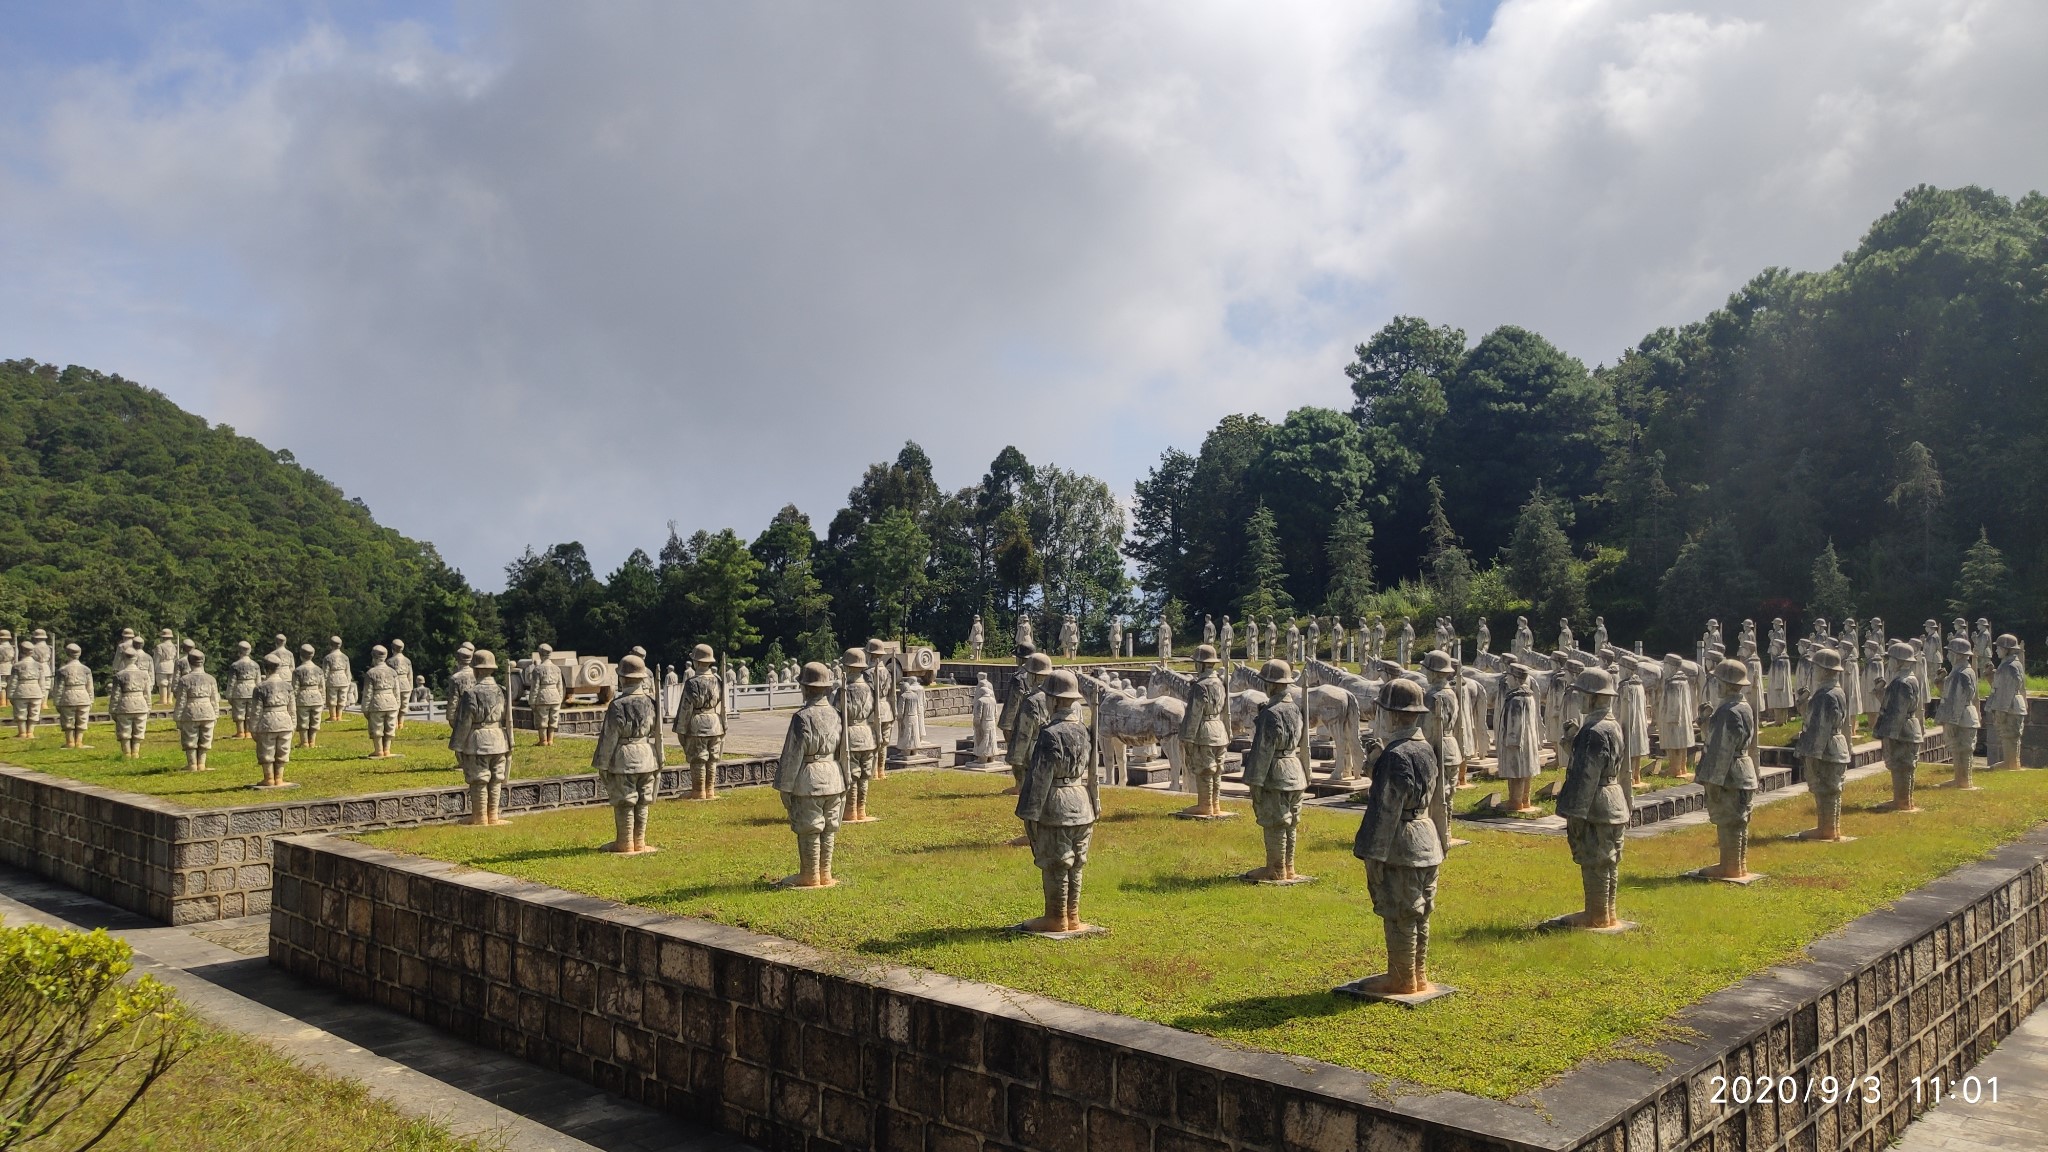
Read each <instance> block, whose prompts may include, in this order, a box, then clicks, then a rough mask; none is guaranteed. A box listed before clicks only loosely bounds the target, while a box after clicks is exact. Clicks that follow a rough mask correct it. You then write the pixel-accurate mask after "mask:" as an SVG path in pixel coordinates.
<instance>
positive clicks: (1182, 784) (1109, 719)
mask: <svg viewBox="0 0 2048 1152" xmlns="http://www.w3.org/2000/svg"><path fill="white" fill-rule="evenodd" d="M1080 682H1081V695H1082V696H1083V697H1084V698H1086V699H1087V701H1088V707H1089V709H1090V710H1091V711H1092V712H1093V713H1094V719H1093V724H1094V729H1095V733H1096V744H1097V746H1098V747H1099V749H1100V751H1101V754H1102V756H1103V764H1104V769H1103V780H1104V783H1108V784H1124V783H1128V782H1129V778H1128V777H1127V776H1126V774H1125V769H1126V768H1127V767H1128V766H1129V754H1128V749H1129V746H1130V745H1133V744H1157V745H1159V747H1160V750H1161V751H1163V752H1164V753H1165V754H1166V763H1167V765H1168V778H1169V779H1170V781H1171V787H1172V788H1173V789H1174V790H1175V791H1176V792H1185V791H1186V790H1187V781H1186V773H1185V770H1184V769H1183V768H1182V767H1181V758H1180V722H1181V717H1182V716H1184V715H1186V714H1187V704H1186V702H1185V701H1183V700H1181V699H1179V698H1178V697H1174V696H1140V695H1138V694H1137V693H1136V692H1130V691H1126V690H1125V689H1123V688H1121V687H1118V686H1116V685H1113V684H1111V683H1109V682H1108V681H1107V680H1103V679H1101V678H1099V677H1097V676H1096V675H1095V674H1094V673H1092V672H1090V673H1084V674H1083V675H1082V676H1081V677H1080Z"/></svg>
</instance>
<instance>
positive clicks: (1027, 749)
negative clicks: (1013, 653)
mask: <svg viewBox="0 0 2048 1152" xmlns="http://www.w3.org/2000/svg"><path fill="white" fill-rule="evenodd" d="M1050 675H1052V657H1050V656H1047V655H1046V654H1045V653H1043V652H1033V653H1032V654H1031V655H1030V656H1028V657H1026V658H1025V661H1024V666H1023V667H1022V668H1019V669H1018V670H1017V677H1016V679H1015V680H1014V681H1012V682H1011V684H1010V699H1009V700H1008V701H1006V702H1005V703H1004V705H1003V711H1004V713H1005V714H1006V715H1007V717H1008V719H1009V724H1008V725H1007V726H1006V727H1005V728H1004V729H1003V760H1004V762H1005V763H1007V764H1009V766H1010V777H1011V779H1012V780H1014V781H1015V784H1014V785H1013V787H1015V788H1022V787H1023V786H1024V770H1025V769H1026V768H1029V767H1030V766H1031V749H1032V748H1033V747H1034V746H1035V745H1036V744H1037V742H1038V730H1039V729H1040V728H1043V727H1045V726H1046V724H1048V723H1050V722H1051V720H1052V705H1051V701H1049V700H1048V699H1047V698H1046V695H1045V691H1044V688H1045V678H1046V677H1048V676H1050Z"/></svg>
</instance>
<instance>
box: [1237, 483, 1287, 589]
mask: <svg viewBox="0 0 2048 1152" xmlns="http://www.w3.org/2000/svg"><path fill="white" fill-rule="evenodd" d="M1239 571H1240V573H1241V577H1242V578H1241V580H1240V582H1239V584H1238V589H1239V592H1238V599H1237V611H1238V614H1239V615H1240V616H1259V617H1264V618H1270V617H1274V616H1281V615H1287V614H1290V613H1292V612H1293V611H1294V599H1293V597H1291V596H1289V595H1288V594H1287V572H1286V570H1285V569H1283V568H1282V567H1281V566H1280V530H1279V527H1278V526H1277V525H1276V524H1275V523H1274V522H1273V511H1272V509H1270V508H1267V507H1266V506H1265V504H1263V503H1261V504H1260V505H1259V507H1258V509H1257V510H1256V511H1254V512H1253V513H1252V515H1251V519H1250V521H1249V522H1248V523H1247V524H1246V525H1245V548H1244V560H1243V563H1242V566H1241V568H1240V569H1239Z"/></svg>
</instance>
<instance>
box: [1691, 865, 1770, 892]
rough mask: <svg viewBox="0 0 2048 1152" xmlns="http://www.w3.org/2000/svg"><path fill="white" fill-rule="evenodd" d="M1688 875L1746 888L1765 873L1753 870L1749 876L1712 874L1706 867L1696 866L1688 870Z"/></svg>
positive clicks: (1693, 877) (1697, 878)
mask: <svg viewBox="0 0 2048 1152" xmlns="http://www.w3.org/2000/svg"><path fill="white" fill-rule="evenodd" d="M1686 876H1687V877H1688V878H1690V879H1693V880H1705V881H1708V882H1709V883H1714V884H1740V885H1742V886H1743V887H1745V888H1747V887H1749V886H1750V885H1751V884H1754V883H1756V882H1757V881H1759V880H1761V879H1763V878H1764V874H1763V873H1761V872H1751V873H1750V874H1749V875H1747V876H1712V875H1709V874H1708V870H1707V869H1706V868H1695V869H1693V870H1692V871H1690V872H1687V873H1686Z"/></svg>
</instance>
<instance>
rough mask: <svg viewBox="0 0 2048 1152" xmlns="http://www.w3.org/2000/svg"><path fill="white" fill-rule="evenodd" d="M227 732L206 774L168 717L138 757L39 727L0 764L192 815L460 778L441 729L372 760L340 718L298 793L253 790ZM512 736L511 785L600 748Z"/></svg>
mask: <svg viewBox="0 0 2048 1152" xmlns="http://www.w3.org/2000/svg"><path fill="white" fill-rule="evenodd" d="M233 731H234V726H233V725H232V724H231V723H230V722H228V721H225V720H223V721H222V722H221V723H220V724H219V726H217V727H216V728H215V729H214V738H213V752H212V754H211V755H209V756H208V757H207V758H206V763H207V766H208V767H209V768H210V769H212V770H211V771H208V772H188V771H186V770H185V754H184V752H182V751H180V750H179V748H178V726H177V725H176V724H173V723H172V722H171V721H169V720H152V721H150V724H149V734H148V736H147V738H146V739H145V740H144V741H143V745H142V758H141V759H139V760H123V759H121V750H120V746H119V745H117V744H116V743H115V742H114V727H113V725H112V724H94V725H92V726H91V727H89V728H88V729H86V734H85V742H86V744H87V747H86V748H84V749H79V750H71V751H67V750H66V749H65V748H64V747H63V737H62V736H60V735H59V734H58V733H57V730H56V729H55V728H54V727H51V726H49V725H43V726H42V727H41V728H39V729H38V730H37V736H36V738H35V739H34V740H22V739H19V738H17V737H15V736H14V734H13V733H12V732H8V733H7V734H6V735H4V736H0V763H7V764H12V765H14V766H16V767H18V768H32V769H34V770H36V771H38V772H48V773H50V774H51V775H53V776H68V777H70V778H71V779H73V780H82V781H84V782H86V783H88V784H98V785H101V786H102V787H106V788H119V789H121V790H122V791H124V792H140V793H142V794H143V795H146V796H156V797H160V798H162V799H164V800H169V801H171V802H172V803H174V804H184V805H187V806H190V807H195V808H197V807H212V806H216V805H229V804H256V803H261V802H263V801H264V800H266V799H274V798H277V797H280V796H283V797H290V798H294V799H314V798H318V797H328V796H360V795H363V794H365V793H369V792H390V791H396V790H399V789H405V788H438V787H445V786H447V785H450V784H460V783H462V774H461V773H460V772H458V771H456V770H455V753H453V752H450V751H449V750H448V726H447V725H446V724H429V723H425V722H422V721H418V720H413V721H408V722H407V723H406V725H405V727H404V728H402V729H400V730H399V733H398V738H397V739H396V740H394V741H392V744H391V750H392V751H394V752H397V753H399V755H398V756H396V757H394V758H392V759H389V760H372V759H370V758H369V755H370V737H369V734H368V731H367V729H366V728H365V726H364V723H363V718H362V717H361V716H360V715H356V714H354V713H344V714H343V716H342V718H341V719H340V720H338V721H328V722H323V723H322V724H321V725H320V742H319V743H318V744H317V745H315V746H313V747H311V748H294V749H292V761H291V764H290V765H289V766H288V767H287V768H286V769H285V779H286V780H288V781H291V782H293V783H296V784H298V785H299V787H297V788H295V789H292V790H291V791H289V792H252V791H250V789H249V785H251V784H255V783H258V782H260V781H261V780H262V779H263V770H262V769H261V768H258V767H257V766H256V742H255V741H253V740H236V739H234V738H232V737H231V736H229V733H231V732H233ZM514 737H515V739H516V741H517V743H516V746H515V748H514V749H513V752H512V777H513V779H516V780H525V779H533V778H536V777H543V776H566V775H574V774H575V773H578V772H588V771H590V754H591V752H592V751H594V750H595V749H596V747H597V745H596V743H595V742H594V741H590V740H577V739H570V738H564V739H562V740H561V741H560V742H558V743H557V744H556V745H555V746H554V747H552V748H542V747H539V746H537V745H536V744H535V743H534V740H535V737H534V734H533V733H531V732H517V733H514Z"/></svg>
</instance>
